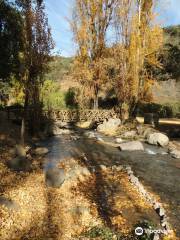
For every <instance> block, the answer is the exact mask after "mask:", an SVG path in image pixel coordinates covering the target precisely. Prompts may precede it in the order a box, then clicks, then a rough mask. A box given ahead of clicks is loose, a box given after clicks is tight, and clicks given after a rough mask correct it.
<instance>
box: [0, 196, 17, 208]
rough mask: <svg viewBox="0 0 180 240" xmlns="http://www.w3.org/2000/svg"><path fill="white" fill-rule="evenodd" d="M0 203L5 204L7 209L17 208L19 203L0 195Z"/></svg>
mask: <svg viewBox="0 0 180 240" xmlns="http://www.w3.org/2000/svg"><path fill="white" fill-rule="evenodd" d="M0 205H2V206H5V207H6V208H8V210H16V211H17V210H19V205H18V204H17V203H16V202H14V201H13V200H11V199H8V198H6V197H3V196H0Z"/></svg>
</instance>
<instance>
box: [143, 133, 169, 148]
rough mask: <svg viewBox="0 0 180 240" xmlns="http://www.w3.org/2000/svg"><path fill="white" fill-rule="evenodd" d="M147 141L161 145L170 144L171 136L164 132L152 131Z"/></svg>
mask: <svg viewBox="0 0 180 240" xmlns="http://www.w3.org/2000/svg"><path fill="white" fill-rule="evenodd" d="M147 142H148V143H149V144H152V145H160V146H162V147H164V146H167V145H168V143H169V138H168V137H167V136H166V135H165V134H163V133H152V134H149V136H148V138H147Z"/></svg>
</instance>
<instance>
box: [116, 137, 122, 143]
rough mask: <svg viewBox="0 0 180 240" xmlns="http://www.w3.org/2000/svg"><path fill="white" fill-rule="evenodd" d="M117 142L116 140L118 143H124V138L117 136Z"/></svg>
mask: <svg viewBox="0 0 180 240" xmlns="http://www.w3.org/2000/svg"><path fill="white" fill-rule="evenodd" d="M115 142H116V143H122V142H123V140H122V138H116V139H115Z"/></svg>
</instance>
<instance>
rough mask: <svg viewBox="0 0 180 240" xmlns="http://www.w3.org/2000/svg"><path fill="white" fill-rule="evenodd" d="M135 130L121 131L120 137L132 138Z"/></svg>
mask: <svg viewBox="0 0 180 240" xmlns="http://www.w3.org/2000/svg"><path fill="white" fill-rule="evenodd" d="M136 134H137V132H136V131H135V130H132V131H128V132H125V133H123V135H122V137H123V138H134V137H135V136H136Z"/></svg>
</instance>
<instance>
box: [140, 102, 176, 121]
mask: <svg viewBox="0 0 180 240" xmlns="http://www.w3.org/2000/svg"><path fill="white" fill-rule="evenodd" d="M144 113H157V114H158V115H159V117H161V118H172V117H177V116H178V115H179V114H180V103H179V102H174V103H166V104H157V103H140V104H139V106H138V115H140V116H143V115H144Z"/></svg>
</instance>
